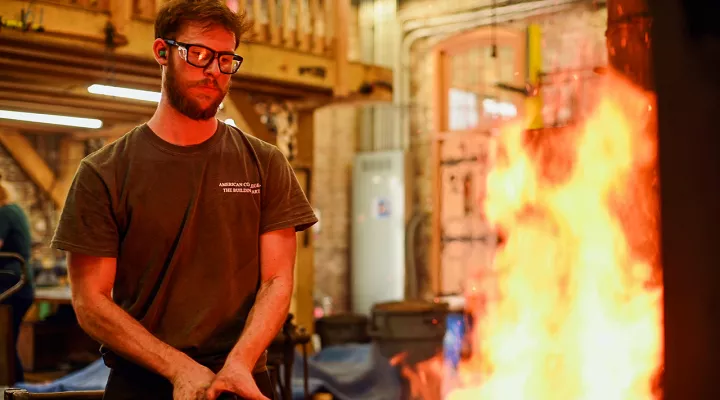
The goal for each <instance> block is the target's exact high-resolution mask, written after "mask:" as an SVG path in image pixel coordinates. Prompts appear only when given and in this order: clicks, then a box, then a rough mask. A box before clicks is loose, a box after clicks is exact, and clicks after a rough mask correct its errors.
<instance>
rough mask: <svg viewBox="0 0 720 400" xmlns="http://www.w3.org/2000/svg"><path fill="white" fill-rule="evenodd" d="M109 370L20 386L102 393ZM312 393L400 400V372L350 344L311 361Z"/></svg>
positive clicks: (299, 386)
mask: <svg viewBox="0 0 720 400" xmlns="http://www.w3.org/2000/svg"><path fill="white" fill-rule="evenodd" d="M109 375H110V370H109V369H108V368H107V367H106V366H105V364H104V363H103V361H102V360H97V361H95V362H93V363H92V364H90V365H88V366H87V367H85V368H83V369H81V370H79V371H76V372H73V373H71V374H68V375H66V376H64V377H62V378H60V379H58V380H56V381H53V382H50V383H46V384H28V383H23V384H17V385H16V387H18V388H21V389H26V390H27V391H29V392H33V393H47V392H66V391H77V390H101V389H104V388H105V384H106V383H107V379H108V376H109ZM308 376H309V377H310V379H309V389H310V393H311V394H313V393H317V392H319V391H327V392H329V393H332V394H333V396H334V397H335V398H336V399H339V400H350V399H352V400H365V399H367V400H369V399H373V400H397V399H399V398H400V391H401V383H400V382H401V381H400V373H399V371H398V370H397V369H396V368H394V367H392V366H391V365H390V363H389V362H388V360H387V358H385V357H383V356H382V355H381V354H380V353H379V352H378V350H377V348H376V347H375V346H374V345H372V344H351V345H343V346H334V347H328V348H326V349H323V350H322V351H320V352H318V353H316V354H313V355H311V356H310V357H309V358H308ZM292 385H293V398H294V399H303V398H304V388H303V362H302V354H297V357H296V359H295V364H294V366H293V382H292Z"/></svg>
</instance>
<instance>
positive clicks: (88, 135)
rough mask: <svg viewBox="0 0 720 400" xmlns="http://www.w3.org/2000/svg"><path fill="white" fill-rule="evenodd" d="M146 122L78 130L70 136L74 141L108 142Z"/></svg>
mask: <svg viewBox="0 0 720 400" xmlns="http://www.w3.org/2000/svg"><path fill="white" fill-rule="evenodd" d="M145 122H146V121H140V120H138V121H137V122H125V123H120V124H115V125H112V126H107V127H103V128H101V129H93V130H89V129H82V130H77V131H75V132H72V133H70V134H69V135H68V136H70V137H72V138H73V139H74V140H87V139H107V140H116V139H118V138H119V137H121V136H122V135H124V134H126V133H128V132H130V131H131V130H133V129H135V128H136V127H137V126H139V125H142V124H144V123H145Z"/></svg>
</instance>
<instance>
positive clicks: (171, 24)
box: [155, 0, 250, 48]
mask: <svg viewBox="0 0 720 400" xmlns="http://www.w3.org/2000/svg"><path fill="white" fill-rule="evenodd" d="M190 23H197V24H201V25H202V26H203V27H204V28H206V29H209V28H210V27H212V26H217V25H219V26H222V27H224V28H225V29H227V30H228V31H229V32H232V33H234V34H235V48H237V47H238V45H239V44H240V39H241V38H242V36H243V35H244V34H245V33H246V32H247V31H248V30H249V28H250V25H249V24H248V23H247V22H246V15H245V13H244V12H243V13H236V12H234V11H232V10H231V9H230V8H228V6H227V5H225V3H224V2H223V1H221V0H170V1H168V2H166V3H165V4H164V5H163V6H162V8H161V9H160V10H159V11H158V14H157V17H155V38H156V39H158V38H160V39H176V36H177V35H178V34H179V33H180V31H182V29H183V28H185V27H186V26H187V25H188V24H190Z"/></svg>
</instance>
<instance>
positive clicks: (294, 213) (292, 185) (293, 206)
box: [260, 148, 318, 233]
mask: <svg viewBox="0 0 720 400" xmlns="http://www.w3.org/2000/svg"><path fill="white" fill-rule="evenodd" d="M261 190H263V200H262V202H263V204H262V211H261V217H260V233H265V232H269V231H273V230H279V229H285V228H291V227H294V228H295V231H297V232H300V231H304V230H305V229H307V228H309V227H311V226H313V225H314V224H315V223H316V222H317V221H318V220H317V217H316V216H315V212H314V211H313V208H312V207H311V206H310V202H309V201H308V199H307V196H305V193H304V192H303V190H302V188H301V187H300V183H299V182H298V180H297V177H296V176H295V171H294V170H293V168H292V166H291V165H290V163H289V162H288V161H287V159H286V158H285V156H284V155H283V154H282V153H281V152H280V150H278V149H277V148H274V149H273V151H272V153H271V155H270V160H269V162H268V167H267V175H266V178H265V184H264V187H262V188H261Z"/></svg>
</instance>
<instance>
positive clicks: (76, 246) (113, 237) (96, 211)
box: [50, 160, 119, 257]
mask: <svg viewBox="0 0 720 400" xmlns="http://www.w3.org/2000/svg"><path fill="white" fill-rule="evenodd" d="M50 245H51V247H53V248H55V249H58V250H65V251H70V252H77V253H82V254H86V255H90V256H96V257H117V253H118V246H119V234H118V227H117V223H116V220H115V217H114V212H113V208H112V202H111V200H110V192H109V190H108V187H107V185H106V183H105V181H104V180H103V179H102V177H101V176H100V174H99V173H98V172H97V171H96V170H95V169H94V168H92V166H90V165H89V164H88V163H87V162H86V161H84V160H83V162H81V163H80V167H79V168H78V170H77V172H76V173H75V177H74V178H73V182H72V184H71V186H70V190H69V192H68V195H67V199H66V200H65V206H64V207H63V210H62V213H61V214H60V220H59V222H58V225H57V228H56V229H55V235H54V236H53V239H52V241H51V242H50Z"/></svg>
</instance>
